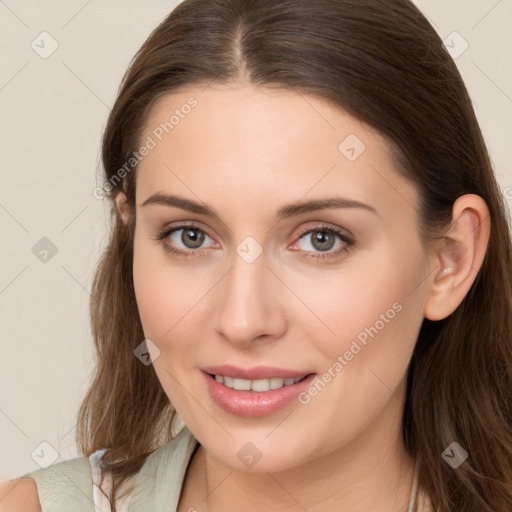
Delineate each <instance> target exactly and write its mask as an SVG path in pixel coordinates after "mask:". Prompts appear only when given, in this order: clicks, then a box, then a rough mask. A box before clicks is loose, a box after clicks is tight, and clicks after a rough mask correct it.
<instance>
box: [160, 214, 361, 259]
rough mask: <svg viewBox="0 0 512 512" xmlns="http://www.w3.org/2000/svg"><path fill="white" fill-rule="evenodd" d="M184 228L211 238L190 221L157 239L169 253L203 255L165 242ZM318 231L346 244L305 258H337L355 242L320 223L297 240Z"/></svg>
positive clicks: (181, 255)
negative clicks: (336, 237) (333, 236)
mask: <svg viewBox="0 0 512 512" xmlns="http://www.w3.org/2000/svg"><path fill="white" fill-rule="evenodd" d="M184 228H192V229H194V230H197V231H200V232H202V233H204V234H205V235H207V236H208V237H209V238H211V237H210V235H208V233H207V232H206V231H204V230H203V229H201V228H199V227H198V226H195V225H193V224H191V223H188V224H181V225H178V226H173V227H172V228H165V229H164V230H163V231H161V232H160V233H159V234H158V235H157V236H156V237H155V240H157V241H158V242H159V243H161V244H162V246H163V248H164V250H165V251H167V252H168V253H170V254H173V255H175V256H178V257H183V258H193V257H195V256H197V255H198V254H199V255H201V254H202V253H203V252H204V251H205V250H206V249H198V250H193V249H190V250H188V251H183V250H181V249H176V248H175V247H172V246H171V245H169V244H167V243H166V242H165V239H166V238H167V237H168V236H169V235H171V234H172V233H174V232H175V231H179V230H180V229H184ZM317 231H321V232H325V233H330V234H334V235H336V236H338V237H339V238H340V239H341V241H342V242H343V243H344V244H345V246H344V247H342V248H341V249H338V250H337V251H335V252H318V253H313V254H314V255H313V254H308V253H310V252H311V251H306V253H307V254H305V255H304V257H305V258H310V259H314V260H324V259H335V258H337V257H339V256H340V255H341V254H342V253H344V252H348V251H349V250H350V248H351V246H353V245H354V244H355V240H354V239H353V238H352V237H349V236H348V235H347V234H345V233H343V232H341V231H340V230H338V229H336V228H333V227H331V226H327V225H325V224H320V225H318V226H314V227H312V228H311V227H309V228H307V229H305V230H304V231H302V232H301V233H300V234H299V236H298V239H297V240H300V239H301V238H303V237H304V236H305V235H307V234H310V233H314V232H317Z"/></svg>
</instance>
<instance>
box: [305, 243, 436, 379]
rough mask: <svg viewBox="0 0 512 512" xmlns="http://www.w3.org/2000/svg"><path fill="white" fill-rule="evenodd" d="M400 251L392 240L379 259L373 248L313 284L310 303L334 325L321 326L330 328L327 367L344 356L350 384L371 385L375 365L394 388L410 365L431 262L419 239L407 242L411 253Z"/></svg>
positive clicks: (325, 352)
mask: <svg viewBox="0 0 512 512" xmlns="http://www.w3.org/2000/svg"><path fill="white" fill-rule="evenodd" d="M404 251H405V248H404ZM399 252H400V248H399V247H396V248H395V247H394V246H392V245H390V249H389V250H388V251H387V252H386V251H385V250H382V251H379V255H378V260H377V259H376V257H375V254H373V255H372V256H371V257H369V258H368V259H367V260H366V261H363V259H359V260H358V261H357V265H356V264H354V267H353V268H349V266H347V267H346V268H344V269H343V271H340V272H334V273H332V274H330V275H329V276H328V278H326V279H325V280H324V279H322V280H321V282H317V283H318V284H319V285H321V284H323V287H322V286H318V287H315V288H313V287H312V286H310V287H309V290H310V291H309V293H308V299H309V300H310V302H309V305H311V309H312V310H313V311H315V312H317V313H318V315H317V316H318V317H319V318H321V320H322V322H323V324H324V325H325V326H327V327H328V328H329V331H330V333H329V332H327V330H325V329H323V331H324V332H325V333H327V334H323V335H322V336H321V338H322V339H323V340H324V341H323V342H322V343H321V344H319V345H318V347H319V348H320V349H321V351H322V353H323V356H324V361H325V364H326V365H327V367H326V369H327V368H329V366H330V365H332V364H334V362H335V361H339V357H338V356H341V357H342V359H343V362H342V363H341V364H342V365H343V374H344V375H345V379H347V382H350V385H351V386H352V385H354V386H355V385H357V386H359V385H361V383H362V382H363V383H364V384H363V385H364V386H367V385H368V382H369V381H368V376H369V375H368V372H370V369H373V370H374V371H375V373H376V374H377V375H379V376H381V377H382V379H383V380H384V382H385V383H386V384H387V385H388V386H389V387H390V388H391V389H394V386H395V385H397V384H398V382H399V380H400V379H401V377H402V376H403V374H404V372H405V371H406V369H407V365H408V362H409V359H410V357H411V355H412V351H413V349H414V345H415V342H416V339H417V335H418V332H419V329H420V327H421V323H422V321H423V301H424V297H423V287H422V286H421V283H422V281H423V279H424V277H425V275H424V274H425V272H426V268H427V263H426V260H425V257H424V254H423V251H422V249H421V247H420V245H419V244H417V245H412V244H410V245H409V246H408V247H407V252H406V253H407V254H408V257H407V258H402V259H400V258H399V254H398V253H399ZM397 262H400V264H397ZM322 290H323V293H322ZM326 290H328V293H326V292H325V291H326ZM312 291H313V292H314V293H311V292H312ZM315 325H316V326H317V327H318V325H319V322H318V321H316V322H315ZM317 339H319V337H318V335H317ZM337 368H338V370H340V367H339V366H337ZM371 380H372V379H370V381H371ZM373 381H374V382H375V376H374V377H373Z"/></svg>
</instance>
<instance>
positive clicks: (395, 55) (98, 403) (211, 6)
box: [77, 0, 512, 512]
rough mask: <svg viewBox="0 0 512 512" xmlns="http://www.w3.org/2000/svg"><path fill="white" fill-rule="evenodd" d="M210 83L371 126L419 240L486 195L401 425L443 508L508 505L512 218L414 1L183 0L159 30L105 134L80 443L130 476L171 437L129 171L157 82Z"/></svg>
mask: <svg viewBox="0 0 512 512" xmlns="http://www.w3.org/2000/svg"><path fill="white" fill-rule="evenodd" d="M211 82H217V83H228V82H229V83H232V82H243V83H247V84H252V85H256V86H261V87H277V88H281V89H285V90H291V91H297V92H300V93H301V94H312V95H315V96H317V97H319V98H322V99H324V100H326V101H327V102H329V103H330V104H332V105H335V106H338V107H341V108H343V109H344V110H345V111H347V112H348V113H349V114H351V115H352V116H354V117H355V118H357V119H359V120H361V121H363V122H365V123H367V124H368V125H370V126H372V127H374V128H375V129H376V130H378V131H379V132H380V133H381V134H383V135H384V136H385V137H386V139H387V140H388V141H389V144H390V146H391V147H392V148H393V149H394V153H395V158H396V166H397V170H398V172H400V173H401V174H402V175H403V176H405V177H406V178H407V179H409V180H411V181H412V182H413V183H414V184H415V185H416V187H417V189H418V191H419V193H420V197H421V201H420V211H419V212H418V215H419V219H420V224H421V229H422V236H423V239H424V240H425V241H427V240H431V239H433V238H435V237H436V236H440V235H441V234H442V232H443V229H445V228H446V227H447V226H448V224H449V222H450V220H451V209H452V205H453V203H454V201H455V200H456V199H457V198H458V197H459V196H461V195H463V194H467V193H472V194H477V195H479V196H481V197H482V198H483V199H484V200H485V201H486V203H487V205H488V207H489V211H490V220H491V234H490V241H489V245H488V249H487V253H486V256H485V260H484V262H483V265H482V267H481V269H480V271H479V273H478V275H477V277H476V279H475V281H474V283H473V285H472V287H471V289H470V290H469V292H468V294H467V295H466V297H465V298H464V300H463V301H462V303H461V304H460V306H459V307H458V308H457V309H456V310H455V311H454V313H453V314H451V315H450V316H448V317H447V318H446V319H444V320H441V321H437V322H433V321H429V320H427V319H425V320H424V322H423V325H422V328H421V331H420V334H419V337H418V340H417V345H416V348H415V351H414V354H413V357H412V360H411V363H410V366H409V370H408V385H407V395H406V403H405V409H404V415H403V436H404V441H405V444H406V448H407V450H408V451H409V452H410V454H411V455H412V456H413V457H415V458H419V459H420V460H421V469H420V474H419V485H420V487H421V488H422V489H423V490H424V491H425V492H426V493H427V494H428V496H430V499H431V501H432V504H433V505H434V507H435V508H436V509H438V510H439V511H441V512H446V511H457V512H470V511H471V512H477V511H478V512H484V511H486V512H497V511H500V512H505V511H506V510H511V508H512V427H511V425H512V400H511V390H512V261H511V259H512V257H511V253H512V242H511V233H510V218H509V217H508V211H507V207H506V204H505V201H504V199H503V197H502V194H501V192H500V189H499V187H498V184H497V182H496V178H495V176H494V174H493V170H492V166H491V163H490V158H489V155H488V152H487V149H486V146H485V144H484V140H483V137H482V134H481V131H480V128H479V125H478V123H477V119H476V117H475V113H474V110H473V107H472V104H471V101H470V98H469V96H468V92H467V90H466V88H465V86H464V83H463V80H462V78H461V76H460V74H459V72H458V70H457V67H456V65H455V63H454V62H453V60H452V58H451V57H450V55H449V54H448V52H447V51H446V49H445V48H444V47H443V45H442V41H441V39H440V38H439V36H438V35H437V33H436V32H435V30H434V29H433V28H432V26H431V25H430V24H429V23H428V21H427V20H426V18H425V17H424V16H423V15H422V14H421V12H420V11H419V10H418V9H417V8H416V7H415V6H414V4H413V3H412V2H411V1H409V0H387V1H385V2H383V1H382V0H185V1H184V2H182V3H181V4H179V5H178V6H177V7H176V8H175V9H174V10H173V11H172V12H171V13H170V14H169V16H168V17H167V18H165V19H164V20H163V21H162V22H161V23H160V25H159V26H158V27H157V28H156V29H155V30H154V31H153V32H152V33H151V34H150V36H149V38H148V39H147V40H146V42H145V43H144V44H143V45H142V47H141V48H140V50H139V51H138V52H137V54H136V55H135V57H134V59H133V60H132V62H131V64H130V67H129V69H128V71H127V72H126V74H125V76H124V78H123V81H122V84H121V87H120V90H119V94H118V97H117V100H116V102H115V104H114V106H113V108H112V111H111V113H110V116H109V119H108V123H107V126H106V129H105V132H104V136H103V145H102V161H103V167H104V172H105V175H104V180H105V184H106V186H104V187H103V189H102V190H103V191H104V192H105V197H106V198H107V199H108V200H109V201H111V214H112V224H111V228H112V229H111V232H110V233H109V242H108V245H107V247H106V250H105V252H104V254H103V256H102V258H101V260H100V262H99V264H98V267H97V270H96V274H95V279H94V283H93V290H92V297H91V322H92V333H93V336H94V341H95V347H96V351H97V366H96V373H95V377H94V381H93V382H92V385H91V387H90V389H89V391H88V393H87V395H86V397H85V399H84V401H83V403H82V405H81V408H80V411H79V415H78V425H77V442H78V445H79V448H80V450H81V451H82V452H83V453H84V454H85V455H87V456H88V455H89V454H91V453H92V452H94V451H96V450H98V449H102V448H106V449H107V450H106V453H105V456H104V458H103V467H104V469H105V470H111V471H112V472H113V476H114V481H115V482H116V483H117V484H121V483H122V482H124V481H125V480H126V479H127V478H128V477H129V476H131V475H133V474H135V473H136V472H137V471H138V470H139V469H140V468H141V466H142V464H143V463H144V460H145V458H146V457H147V456H148V455H149V454H150V453H151V452H152V451H154V450H155V449H156V448H157V447H158V446H160V445H162V444H163V443H164V442H166V441H168V440H170V439H171V437H172V434H171V430H170V428H171V420H172V418H173V415H174V410H173V408H172V405H171V404H170V403H169V400H168V398H167V396H166V394H165V393H164V391H163V389H162V387H161V385H160V383H159V381H158V379H157V377H156V374H155V372H154V369H153V367H152V365H149V366H146V365H144V364H141V362H140V361H139V360H138V359H137V358H136V357H135V356H134V350H135V348H136V347H137V346H138V345H139V344H140V343H141V341H142V340H143V339H144V334H143V331H142V326H141V323H140V319H139V315H138V311H137V305H136V301H135V295H134V288H133V282H132V258H133V252H132V251H133V230H134V227H135V220H134V219H135V176H136V164H134V162H133V161H132V164H133V165H132V168H130V169H129V172H124V173H120V172H119V170H120V169H121V168H123V166H125V170H126V169H127V168H126V163H127V162H129V161H131V160H130V159H131V158H132V157H133V154H134V152H135V151H137V149H138V148H139V147H140V145H141V144H142V141H141V140H140V136H141V133H142V129H143V128H144V127H145V122H146V120H147V116H148V113H149V111H150V109H151V107H152V105H153V104H154V102H155V100H156V99H157V98H158V97H159V96H161V95H163V94H166V93H172V92H175V91H177V89H178V88H186V87H187V86H192V85H200V84H205V85H206V84H208V83H211ZM120 176H122V179H121V178H120ZM119 191H122V192H124V193H125V194H126V196H127V198H128V203H129V205H130V207H131V208H132V210H133V215H132V221H131V222H130V223H129V225H127V226H125V225H124V224H123V223H122V222H121V221H120V219H119V216H118V214H117V212H116V210H115V205H114V203H113V199H114V198H115V196H116V194H117V193H118V192H119ZM453 441H456V442H457V443H459V445H460V446H462V447H463V448H464V449H465V450H466V451H467V452H468V454H469V457H468V459H467V460H466V461H465V462H464V463H463V464H461V465H460V466H459V467H458V468H457V469H453V468H452V467H450V466H449V465H448V464H447V463H446V462H445V461H444V460H443V458H442V457H441V454H442V452H443V451H444V450H445V448H446V447H447V446H448V445H450V443H452V442H453ZM113 494H114V495H115V492H114V493H113ZM111 500H112V505H113V506H114V496H113V497H112V498H111Z"/></svg>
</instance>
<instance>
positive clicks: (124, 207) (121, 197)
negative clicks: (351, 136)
mask: <svg viewBox="0 0 512 512" xmlns="http://www.w3.org/2000/svg"><path fill="white" fill-rule="evenodd" d="M115 203H116V209H117V213H118V214H119V216H120V217H121V220H122V222H123V224H125V225H126V224H128V221H129V220H130V205H129V204H128V200H127V198H126V195H125V194H124V193H123V192H119V193H118V194H117V196H116V198H115Z"/></svg>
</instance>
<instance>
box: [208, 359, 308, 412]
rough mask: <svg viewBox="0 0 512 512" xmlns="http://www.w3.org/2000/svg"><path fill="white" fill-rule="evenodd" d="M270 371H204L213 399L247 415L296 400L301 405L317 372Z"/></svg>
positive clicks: (223, 406)
mask: <svg viewBox="0 0 512 512" xmlns="http://www.w3.org/2000/svg"><path fill="white" fill-rule="evenodd" d="M270 371H272V370H271V369H269V368H265V369H262V368H259V369H253V370H252V371H248V370H242V371H240V370H239V371H235V372H233V371H228V370H227V369H226V368H224V369H222V370H220V369H218V370H215V371H213V372H212V371H211V370H210V371H206V370H205V369H203V370H202V371H201V373H202V375H203V377H204V380H205V383H206V388H207V390H208V392H209V394H210V397H211V398H212V400H213V402H214V403H215V404H217V405H218V406H219V407H220V408H221V409H222V410H224V411H225V412H228V413H229V414H231V415H234V416H242V417H246V418H256V417H262V416H267V415H270V414H272V413H275V412H277V411H279V410H281V409H284V408H285V407H287V406H288V405H291V404H293V403H295V404H296V406H299V401H298V400H297V397H298V395H299V394H300V393H301V392H303V391H304V390H305V389H307V388H308V387H309V386H310V385H311V384H312V383H313V381H314V380H315V379H316V377H317V374H316V373H308V372H294V371H291V372H290V371H288V372H287V374H288V376H286V373H285V372H286V371H285V370H281V371H278V372H274V373H273V374H272V373H269V372H270ZM229 373H231V375H229ZM247 373H252V374H253V375H252V376H254V373H257V374H258V375H257V377H259V378H242V375H244V376H246V377H247ZM262 373H266V375H265V377H261V375H262ZM275 373H280V374H281V375H275ZM290 373H291V374H292V375H290ZM294 373H295V375H293V374H294ZM226 374H227V375H226ZM233 374H235V375H233ZM271 375H274V376H271Z"/></svg>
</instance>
